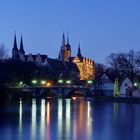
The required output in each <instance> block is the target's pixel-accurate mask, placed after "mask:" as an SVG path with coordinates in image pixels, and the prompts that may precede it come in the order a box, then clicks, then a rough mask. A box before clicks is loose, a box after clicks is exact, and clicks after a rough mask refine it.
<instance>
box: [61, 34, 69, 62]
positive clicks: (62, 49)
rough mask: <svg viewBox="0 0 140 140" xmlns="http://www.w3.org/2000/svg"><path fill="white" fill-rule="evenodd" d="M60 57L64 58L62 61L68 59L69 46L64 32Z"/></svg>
mask: <svg viewBox="0 0 140 140" xmlns="http://www.w3.org/2000/svg"><path fill="white" fill-rule="evenodd" d="M59 59H60V60H62V61H68V58H67V47H66V43H65V35H64V33H63V37H62V44H61V48H60V54H59Z"/></svg>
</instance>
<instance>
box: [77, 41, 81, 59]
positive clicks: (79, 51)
mask: <svg viewBox="0 0 140 140" xmlns="http://www.w3.org/2000/svg"><path fill="white" fill-rule="evenodd" d="M77 56H78V57H79V58H80V57H82V54H81V49H80V43H79V44H78V53H77Z"/></svg>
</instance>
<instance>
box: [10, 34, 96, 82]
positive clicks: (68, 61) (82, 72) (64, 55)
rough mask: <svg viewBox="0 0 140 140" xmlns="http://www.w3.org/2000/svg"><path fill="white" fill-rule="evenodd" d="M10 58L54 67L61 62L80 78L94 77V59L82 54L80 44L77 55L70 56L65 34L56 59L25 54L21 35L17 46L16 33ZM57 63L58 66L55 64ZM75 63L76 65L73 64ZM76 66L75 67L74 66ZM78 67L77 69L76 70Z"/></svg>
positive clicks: (69, 47)
mask: <svg viewBox="0 0 140 140" xmlns="http://www.w3.org/2000/svg"><path fill="white" fill-rule="evenodd" d="M12 59H19V60H22V61H30V62H35V63H37V64H38V65H44V66H50V65H51V64H55V66H54V68H57V69H58V67H60V64H59V63H61V64H62V65H64V67H65V69H67V70H69V71H71V72H72V73H73V72H75V73H76V74H77V73H78V75H79V76H78V77H79V79H80V80H93V79H95V66H94V61H93V60H91V59H89V58H86V57H84V56H82V54H81V49H80V45H79V47H78V53H77V56H74V57H72V56H71V46H70V44H69V36H68V37H67V42H66V41H65V35H64V34H63V37H62V44H61V47H60V52H59V57H58V59H50V58H48V56H47V55H41V54H37V55H32V54H29V55H26V54H25V51H24V47H23V41H22V37H21V42H20V48H19V49H18V47H17V41H16V35H15V37H14V45H13V49H12ZM58 64H59V66H57V65H58ZM74 65H76V66H74ZM76 67H77V68H76ZM77 69H78V70H77Z"/></svg>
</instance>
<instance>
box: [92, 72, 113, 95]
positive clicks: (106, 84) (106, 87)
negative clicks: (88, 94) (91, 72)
mask: <svg viewBox="0 0 140 140" xmlns="http://www.w3.org/2000/svg"><path fill="white" fill-rule="evenodd" d="M94 91H95V92H97V93H102V94H103V95H106V96H113V95H114V83H113V82H112V81H111V80H110V79H109V77H108V76H107V75H106V74H104V75H103V76H102V77H101V78H100V79H99V80H98V81H97V82H96V83H95V85H94Z"/></svg>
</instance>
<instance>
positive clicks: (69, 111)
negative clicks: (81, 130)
mask: <svg viewBox="0 0 140 140" xmlns="http://www.w3.org/2000/svg"><path fill="white" fill-rule="evenodd" d="M70 101H71V100H70V99H67V100H66V111H65V116H66V122H65V124H66V126H65V128H66V132H65V134H66V139H69V137H70V129H71V128H70V123H71V110H70Z"/></svg>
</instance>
